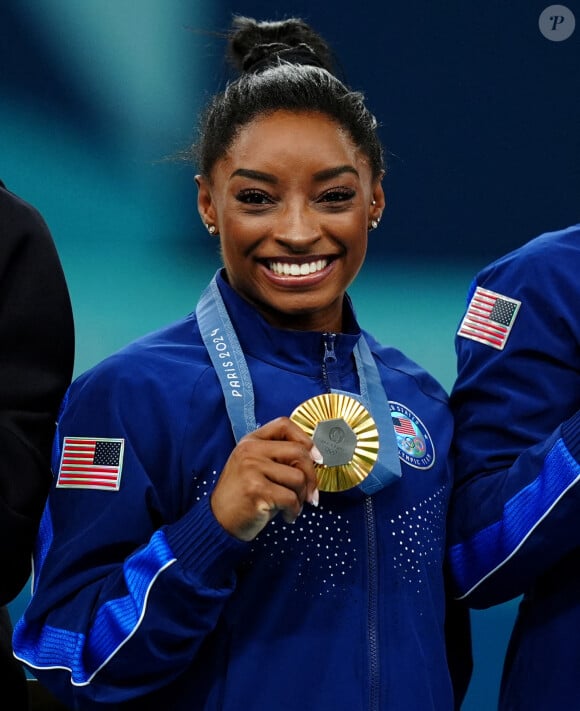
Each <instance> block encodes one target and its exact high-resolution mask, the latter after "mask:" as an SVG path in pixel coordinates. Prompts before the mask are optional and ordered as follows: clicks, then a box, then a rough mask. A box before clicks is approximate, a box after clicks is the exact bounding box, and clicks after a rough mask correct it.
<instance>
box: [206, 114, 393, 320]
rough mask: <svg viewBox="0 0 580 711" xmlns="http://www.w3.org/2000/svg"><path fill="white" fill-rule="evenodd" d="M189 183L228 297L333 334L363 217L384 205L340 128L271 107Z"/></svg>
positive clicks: (358, 252)
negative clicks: (216, 249)
mask: <svg viewBox="0 0 580 711" xmlns="http://www.w3.org/2000/svg"><path fill="white" fill-rule="evenodd" d="M196 180H197V183H198V187H199V195H198V207H199V212H200V215H201V218H202V220H203V221H204V222H205V223H207V224H210V225H214V226H215V227H216V230H217V232H218V233H219V238H220V241H221V252H222V258H223V261H224V266H225V269H226V272H227V276H228V280H229V283H230V284H231V286H232V287H233V288H234V289H235V290H236V291H237V292H238V294H240V295H241V296H242V297H243V298H245V299H246V300H247V301H249V302H250V303H252V304H254V306H255V307H256V308H257V309H258V311H260V313H261V314H262V315H263V316H264V318H265V319H266V320H267V321H268V322H269V323H271V324H272V325H273V326H276V327H278V328H293V329H299V330H313V331H339V330H340V329H341V326H342V303H343V297H344V292H345V290H346V289H347V287H348V286H349V284H350V283H351V282H352V281H353V279H354V278H355V276H356V274H357V273H358V271H359V269H360V267H361V266H362V263H363V261H364V258H365V254H366V249H367V234H368V228H369V223H370V221H371V220H372V219H377V218H378V217H380V215H381V213H382V211H383V209H384V194H383V190H382V188H381V185H380V180H375V181H373V179H372V173H371V169H370V165H369V162H368V159H367V158H366V156H365V155H364V154H363V153H362V152H361V151H360V150H359V149H358V148H357V147H356V146H355V145H354V144H353V142H352V140H351V138H350V137H349V135H348V134H347V132H346V131H344V130H343V129H342V128H341V127H340V126H339V125H338V124H337V123H335V122H334V121H332V120H331V119H330V118H328V117H327V116H326V115H324V114H318V113H291V112H287V111H278V112H275V113H273V114H270V115H268V116H265V117H260V118H257V119H255V120H254V121H253V122H251V123H249V124H248V125H246V126H245V127H244V128H243V129H242V130H241V131H240V133H239V135H238V136H237V138H236V139H235V140H234V142H233V144H232V146H231V148H230V150H229V151H228V152H227V154H226V155H225V156H224V157H223V158H222V159H221V160H219V161H218V162H217V163H216V165H215V167H214V169H213V171H212V174H211V179H210V180H209V181H208V180H206V179H204V178H202V177H200V176H198V177H197V178H196ZM373 200H374V201H375V204H372V203H373Z"/></svg>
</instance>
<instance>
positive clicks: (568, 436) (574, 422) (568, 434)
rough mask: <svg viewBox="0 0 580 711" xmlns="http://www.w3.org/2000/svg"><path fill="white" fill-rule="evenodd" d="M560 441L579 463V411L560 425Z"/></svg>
mask: <svg viewBox="0 0 580 711" xmlns="http://www.w3.org/2000/svg"><path fill="white" fill-rule="evenodd" d="M562 439H563V440H564V444H565V445H566V448H567V449H568V451H569V452H570V454H571V455H572V456H573V457H574V459H575V460H576V461H577V462H580V410H579V411H578V412H577V413H576V414H575V415H573V416H572V417H571V418H570V419H569V420H566V422H564V423H563V424H562Z"/></svg>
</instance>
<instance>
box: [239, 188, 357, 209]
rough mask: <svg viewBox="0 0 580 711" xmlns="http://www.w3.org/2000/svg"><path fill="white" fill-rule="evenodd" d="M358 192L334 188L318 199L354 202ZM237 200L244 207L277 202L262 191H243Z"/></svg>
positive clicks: (327, 201) (318, 200)
mask: <svg viewBox="0 0 580 711" xmlns="http://www.w3.org/2000/svg"><path fill="white" fill-rule="evenodd" d="M355 195H356V192H355V191H354V190H352V189H351V188H333V189H332V190H327V191H326V192H324V193H322V195H320V196H319V197H318V198H317V199H316V202H318V203H329V202H330V203H335V202H346V201H347V200H352V199H353V198H354V197H355ZM236 200H237V201H238V202H241V203H243V204H244V205H273V204H274V203H275V202H276V200H275V198H273V197H271V196H270V195H268V194H267V193H265V192H263V191H261V190H253V189H252V190H241V191H240V192H239V193H238V194H237V195H236Z"/></svg>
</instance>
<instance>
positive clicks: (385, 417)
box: [195, 272, 401, 495]
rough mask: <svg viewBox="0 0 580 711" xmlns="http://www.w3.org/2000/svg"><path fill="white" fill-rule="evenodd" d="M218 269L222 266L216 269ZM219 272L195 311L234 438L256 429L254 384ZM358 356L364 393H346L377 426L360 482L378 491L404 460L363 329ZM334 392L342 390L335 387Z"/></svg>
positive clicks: (395, 475)
mask: <svg viewBox="0 0 580 711" xmlns="http://www.w3.org/2000/svg"><path fill="white" fill-rule="evenodd" d="M218 273H219V272H218ZM216 277H217V273H216V275H214V277H213V279H212V280H211V282H210V283H209V284H208V286H207V287H206V288H205V290H204V291H203V293H202V295H201V298H200V300H199V302H198V305H197V307H196V310H195V313H196V316H197V321H198V324H199V330H200V332H201V337H202V339H203V342H204V345H205V347H206V349H207V352H208V353H209V356H210V358H211V361H212V364H213V366H214V369H215V371H216V373H217V375H218V378H219V381H220V385H221V387H222V390H223V394H224V398H225V402H226V410H227V413H228V417H229V419H230V423H231V426H232V431H233V433H234V437H235V439H236V442H239V440H240V439H241V438H242V437H244V436H245V435H246V434H248V433H250V432H253V431H254V430H255V429H257V424H256V415H255V400H254V388H253V385H252V378H251V377H250V371H249V370H248V365H247V363H246V359H245V357H244V353H243V351H242V347H241V346H240V342H239V340H238V337H237V334H236V331H235V329H234V326H233V324H232V322H231V319H230V317H229V314H228V312H227V309H226V306H225V304H224V302H223V299H222V295H221V294H220V291H219V288H218V285H217V278H216ZM354 357H355V363H356V368H357V373H358V376H359V382H360V388H361V394H360V396H359V395H356V394H355V393H345V394H346V395H349V396H351V397H355V398H356V399H358V400H360V401H362V403H363V405H364V406H365V407H366V408H367V410H368V411H369V412H370V414H371V415H372V417H373V419H374V421H375V424H376V426H377V429H378V431H379V456H378V459H377V461H376V462H375V464H374V466H373V468H372V470H371V471H370V473H369V474H368V476H367V477H366V478H365V479H364V480H363V481H362V482H361V483H360V484H359V485H358V488H359V489H361V490H362V491H364V493H365V494H368V495H370V494H374V493H375V492H376V491H378V490H379V489H382V488H383V487H384V486H386V485H387V484H389V483H391V482H392V481H394V480H396V479H398V478H400V476H401V463H400V460H399V453H398V447H397V441H396V437H395V430H394V428H393V423H392V420H391V415H390V413H391V410H390V407H389V400H388V398H387V395H386V393H385V389H384V387H383V384H382V381H381V378H380V375H379V371H378V369H377V366H376V363H375V360H374V358H373V354H372V353H371V349H370V348H369V345H368V343H367V342H366V339H365V338H364V336H362V335H361V337H360V338H359V340H358V342H357V344H356V346H355V348H354ZM332 392H336V393H339V392H344V391H339V390H332Z"/></svg>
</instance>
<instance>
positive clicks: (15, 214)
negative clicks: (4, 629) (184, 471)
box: [0, 182, 74, 605]
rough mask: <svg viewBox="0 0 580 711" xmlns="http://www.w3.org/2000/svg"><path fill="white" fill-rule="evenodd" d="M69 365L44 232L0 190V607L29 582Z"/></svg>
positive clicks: (63, 291)
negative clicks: (56, 422) (53, 442)
mask: <svg viewBox="0 0 580 711" xmlns="http://www.w3.org/2000/svg"><path fill="white" fill-rule="evenodd" d="M73 361H74V325H73V315H72V309H71V303H70V298H69V293H68V288H67V284H66V281H65V277H64V274H63V270H62V266H61V263H60V260H59V257H58V254H57V251H56V248H55V245H54V243H53V240H52V238H51V235H50V232H49V230H48V227H47V225H46V223H45V222H44V220H43V218H42V217H41V215H40V214H39V213H38V212H37V210H36V209H34V208H33V207H32V206H30V205H28V204H27V203H25V202H23V201H22V200H21V199H20V198H18V197H17V196H15V195H14V194H13V193H11V192H9V191H8V190H6V188H5V187H4V185H3V184H2V183H1V182H0V571H1V572H0V605H5V604H6V603H8V602H10V601H11V600H12V599H13V598H14V597H15V596H16V595H17V594H18V593H19V592H20V590H21V589H22V587H23V585H24V583H25V582H26V580H27V579H28V576H29V574H30V560H31V552H32V547H33V544H34V539H35V535H36V531H37V527H38V523H39V519H40V516H41V513H42V509H43V506H44V501H45V498H46V494H47V492H48V488H49V485H50V480H51V473H50V451H51V447H52V440H53V436H54V432H55V421H56V416H57V413H58V409H59V406H60V402H61V399H62V397H63V395H64V393H65V391H66V388H67V387H68V385H69V383H70V380H71V377H72V369H73Z"/></svg>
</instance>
